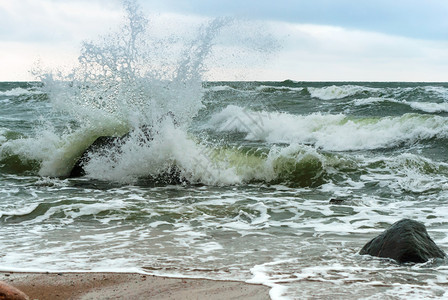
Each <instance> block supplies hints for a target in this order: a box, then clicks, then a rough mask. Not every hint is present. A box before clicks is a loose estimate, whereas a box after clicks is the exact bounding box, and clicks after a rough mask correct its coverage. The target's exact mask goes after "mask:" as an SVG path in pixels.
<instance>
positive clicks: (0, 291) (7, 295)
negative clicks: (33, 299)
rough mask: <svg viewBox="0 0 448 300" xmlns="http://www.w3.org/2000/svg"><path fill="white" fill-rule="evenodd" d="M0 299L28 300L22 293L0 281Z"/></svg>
mask: <svg viewBox="0 0 448 300" xmlns="http://www.w3.org/2000/svg"><path fill="white" fill-rule="evenodd" d="M0 299H5V300H29V299H30V298H29V297H28V296H27V295H25V293H24V292H22V291H20V290H18V289H16V288H15V287H13V286H11V285H9V284H7V283H6V282H3V281H0Z"/></svg>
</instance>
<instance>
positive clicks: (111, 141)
mask: <svg viewBox="0 0 448 300" xmlns="http://www.w3.org/2000/svg"><path fill="white" fill-rule="evenodd" d="M122 139H123V138H122V137H114V136H100V137H99V138H97V139H96V140H95V141H94V142H93V143H92V145H90V146H89V147H88V148H87V149H86V150H85V151H84V152H83V154H82V155H81V157H80V158H79V159H78V160H77V161H76V163H75V165H74V166H73V169H72V171H71V172H70V175H69V177H71V178H73V177H81V176H84V175H86V172H85V170H84V167H83V166H84V164H85V163H87V161H88V160H89V155H90V154H91V153H98V152H101V151H105V150H107V149H110V148H111V147H113V146H116V145H118V144H120V142H122Z"/></svg>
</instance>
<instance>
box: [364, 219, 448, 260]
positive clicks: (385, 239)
mask: <svg viewBox="0 0 448 300" xmlns="http://www.w3.org/2000/svg"><path fill="white" fill-rule="evenodd" d="M359 254H361V255H366V254H367V255H372V256H377V257H385V258H391V259H394V260H396V261H397V262H398V263H408V262H409V263H424V262H427V261H428V260H430V259H431V258H445V256H446V254H445V253H444V252H443V251H442V250H441V249H440V248H439V247H438V246H437V245H436V244H435V243H434V241H433V240H432V239H431V237H430V236H429V234H428V232H427V231H426V227H425V225H423V224H422V223H420V222H417V221H414V220H410V219H402V220H400V221H398V222H396V223H394V224H392V226H391V227H390V228H389V229H387V230H386V231H384V232H383V233H381V234H380V235H379V236H377V237H376V238H374V239H372V240H371V241H370V242H368V243H367V244H366V245H365V246H364V247H363V248H362V249H361V251H360V252H359Z"/></svg>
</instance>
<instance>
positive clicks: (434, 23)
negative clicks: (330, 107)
mask: <svg viewBox="0 0 448 300" xmlns="http://www.w3.org/2000/svg"><path fill="white" fill-rule="evenodd" d="M143 5H144V6H145V7H146V8H147V9H148V10H160V11H174V12H178V13H184V14H186V13H189V14H197V15H206V16H214V17H216V16H222V15H229V16H240V17H247V18H252V19H257V20H265V21H283V22H291V23H300V24H303V23H307V24H315V25H330V26H336V27H344V28H349V29H360V30H366V31H377V32H382V33H386V34H391V35H401V36H405V37H411V38H424V39H446V34H447V32H448V18H447V17H446V16H447V14H448V1H446V0H427V1H421V0H394V1H390V0H375V1H373V0H365V1H359V0H313V1H309V0H277V1H272V0H269V1H268V0H257V1H255V0H247V1H241V0H227V1H209V0H190V1H183V0H165V1H157V0H148V1H144V3H143Z"/></svg>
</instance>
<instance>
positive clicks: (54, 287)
mask: <svg viewBox="0 0 448 300" xmlns="http://www.w3.org/2000/svg"><path fill="white" fill-rule="evenodd" d="M0 281H3V282H5V283H6V284H8V285H11V286H13V287H15V288H17V289H19V290H21V291H22V292H24V293H25V294H26V295H28V296H29V298H30V299H39V300H46V299H84V300H85V299H126V298H127V299H223V300H224V299H253V300H258V299H270V296H269V291H270V288H269V287H267V286H264V285H261V284H251V283H245V282H239V281H226V280H222V281H221V280H211V279H191V278H172V277H163V276H156V275H145V274H140V273H113V272H59V273H39V272H4V271H2V272H0Z"/></svg>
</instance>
